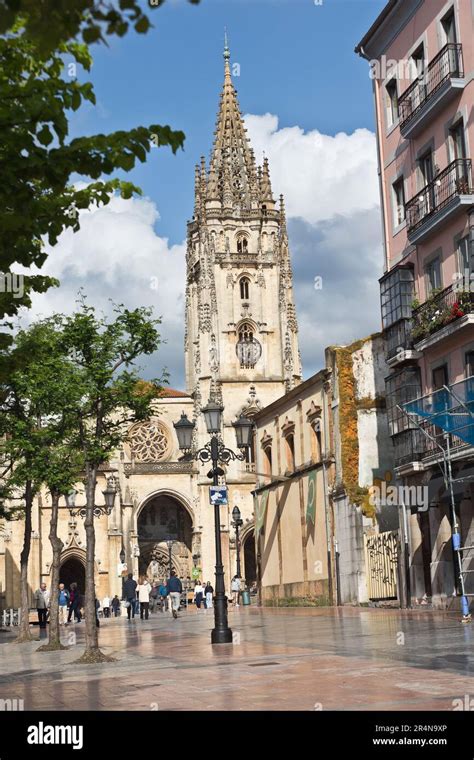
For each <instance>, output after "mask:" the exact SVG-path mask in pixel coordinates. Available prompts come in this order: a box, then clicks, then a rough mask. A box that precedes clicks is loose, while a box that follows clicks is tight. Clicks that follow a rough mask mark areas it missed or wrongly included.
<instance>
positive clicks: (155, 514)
mask: <svg viewBox="0 0 474 760" xmlns="http://www.w3.org/2000/svg"><path fill="white" fill-rule="evenodd" d="M137 533H138V546H139V548H140V556H139V560H138V570H139V573H140V575H147V576H148V579H149V580H150V581H152V580H155V581H159V580H161V579H163V578H167V577H168V575H169V549H168V546H167V543H166V542H167V541H168V540H169V539H171V540H172V541H173V546H172V550H171V564H172V567H173V569H174V570H176V572H177V574H178V575H179V576H180V577H181V578H182V579H183V581H185V580H186V578H187V577H188V576H190V575H191V568H192V535H193V524H192V519H191V515H190V514H189V512H188V510H187V509H186V508H185V506H184V505H183V503H182V502H181V501H180V500H179V499H178V498H177V497H176V496H174V495H173V494H171V493H169V492H162V493H159V494H156V495H155V496H152V497H151V498H150V499H148V500H147V501H146V502H145V504H144V505H143V507H142V509H141V510H140V513H139V515H138V520H137Z"/></svg>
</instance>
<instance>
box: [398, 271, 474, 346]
mask: <svg viewBox="0 0 474 760" xmlns="http://www.w3.org/2000/svg"><path fill="white" fill-rule="evenodd" d="M472 313H474V293H471V292H470V290H461V289H460V286H458V285H456V286H455V285H449V286H448V287H447V288H445V289H444V290H441V291H439V292H436V293H434V294H433V295H432V296H431V298H429V299H428V300H427V301H425V303H423V304H421V306H418V308H416V309H414V310H413V313H412V336H413V340H414V342H415V343H416V342H418V341H420V340H423V339H424V338H427V337H428V336H429V335H432V334H433V333H435V332H437V331H438V330H441V328H442V327H445V326H446V325H449V324H451V323H452V322H455V321H456V320H457V319H460V318H461V317H464V316H465V315H466V314H472Z"/></svg>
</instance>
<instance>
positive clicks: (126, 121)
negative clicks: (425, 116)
mask: <svg viewBox="0 0 474 760" xmlns="http://www.w3.org/2000/svg"><path fill="white" fill-rule="evenodd" d="M384 4H385V2H384V0H323V4H322V5H321V6H320V5H315V4H314V0H201V3H200V5H198V6H195V5H191V4H189V3H187V2H186V0H166V2H165V4H164V6H163V7H162V8H158V9H154V10H152V11H150V14H149V15H150V19H151V20H152V22H153V24H154V28H153V29H152V30H150V31H149V32H148V34H147V35H137V34H134V33H129V34H128V35H127V36H126V37H125V38H123V39H121V40H114V41H112V42H111V45H110V47H109V49H104V48H103V47H99V46H96V47H94V49H93V53H94V67H93V71H92V80H93V82H94V85H95V90H96V95H97V99H98V101H99V108H98V109H95V111H92V109H91V110H90V112H89V114H88V115H87V119H86V118H85V117H80V118H79V119H78V120H77V121H78V124H77V126H78V128H79V129H80V130H81V131H87V132H91V133H93V132H96V131H113V130H114V129H128V128H130V127H133V126H136V125H138V124H143V125H148V124H150V123H159V124H170V125H171V126H172V127H174V128H176V129H182V130H183V131H184V132H185V134H186V143H185V149H184V152H180V154H178V155H177V156H173V155H172V154H171V152H170V151H168V150H159V151H156V154H155V155H153V156H152V158H151V159H150V160H149V161H148V162H147V164H146V165H145V166H140V167H139V168H138V169H137V170H136V171H134V172H133V173H132V174H131V175H129V176H130V177H131V178H132V179H133V180H134V181H135V182H136V183H137V184H139V185H140V186H141V187H142V189H143V191H144V192H145V194H146V195H148V196H149V197H151V198H153V200H154V201H155V202H156V203H157V205H158V208H159V209H160V214H161V220H160V222H159V224H158V226H157V230H158V231H159V233H160V234H163V235H166V236H168V237H169V238H170V241H171V242H172V243H174V242H179V241H181V240H182V239H183V235H184V234H185V222H186V220H187V218H188V217H189V216H190V215H191V213H192V201H193V177H194V174H193V167H194V164H195V163H196V161H198V160H199V157H200V156H201V155H202V154H203V155H205V156H206V158H207V157H208V156H209V151H210V148H211V143H212V136H213V130H214V125H215V118H216V111H217V103H218V95H219V92H220V88H221V84H222V78H223V60H222V49H223V31H224V27H227V30H228V36H229V46H230V49H231V54H232V61H233V62H234V63H235V62H238V63H239V64H240V77H235V78H234V83H235V86H236V88H237V90H238V93H239V100H240V105H241V108H242V110H243V111H244V112H245V113H252V114H262V113H265V112H270V113H272V114H277V115H278V117H279V125H280V127H286V126H293V125H294V124H298V125H299V126H300V127H302V128H303V129H304V130H305V131H307V130H311V129H315V128H317V129H318V130H320V131H321V132H323V133H324V134H328V135H334V134H335V133H337V132H340V131H344V132H349V133H350V132H353V131H354V129H356V128H358V127H367V128H368V129H373V124H374V117H373V104H372V91H371V86H370V84H371V83H370V79H369V77H368V67H367V64H366V63H365V61H363V60H361V59H360V58H359V57H358V56H356V55H355V54H354V52H353V51H354V46H355V44H356V43H357V42H358V41H359V39H360V38H361V37H362V35H363V33H364V32H365V31H366V30H367V29H368V28H369V26H370V24H371V23H372V21H373V20H374V19H375V17H376V16H377V14H378V13H379V11H380V9H381V8H382V7H383V5H384Z"/></svg>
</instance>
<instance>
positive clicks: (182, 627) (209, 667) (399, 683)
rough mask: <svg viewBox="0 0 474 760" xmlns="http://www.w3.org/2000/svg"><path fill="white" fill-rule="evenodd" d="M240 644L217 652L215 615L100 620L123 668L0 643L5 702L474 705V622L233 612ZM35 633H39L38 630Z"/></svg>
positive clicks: (378, 614)
mask: <svg viewBox="0 0 474 760" xmlns="http://www.w3.org/2000/svg"><path fill="white" fill-rule="evenodd" d="M229 624H230V625H231V627H232V629H233V632H234V643H233V644H225V645H218V646H211V644H210V631H211V629H212V627H213V612H212V611H210V610H209V611H203V610H202V611H201V612H199V613H198V612H196V611H195V610H194V609H192V610H191V609H190V610H189V611H188V612H183V613H181V615H180V617H179V619H178V620H173V619H172V618H171V617H170V616H169V615H168V614H166V613H165V614H161V613H155V614H154V615H153V616H152V617H151V619H150V620H149V621H140V620H139V619H138V618H135V620H134V621H132V622H130V623H129V622H128V621H127V620H126V619H123V618H117V619H112V620H104V621H101V628H100V644H101V648H102V650H103V651H104V652H105V653H107V654H110V655H112V656H113V657H115V658H116V662H114V663H105V664H100V665H77V664H76V663H74V662H73V661H74V660H75V659H77V658H78V656H80V654H81V653H82V651H83V645H84V628H83V624H80V625H71V626H68V627H66V628H64V629H63V633H64V643H68V644H69V645H70V648H69V649H68V650H67V651H61V652H48V653H37V652H36V651H35V650H36V649H37V648H38V646H39V645H38V643H37V642H34V643H29V644H23V645H18V644H14V643H12V639H13V636H12V635H10V634H0V700H1V699H22V700H23V704H24V709H25V710H71V709H73V710H104V709H107V710H321V709H322V710H390V711H392V710H452V709H453V704H456V703H455V702H454V700H466V695H467V700H469V699H470V698H474V680H473V678H472V676H473V673H474V655H473V642H474V623H473V624H471V625H462V624H461V623H460V622H459V615H457V614H451V613H440V612H433V611H430V610H424V611H400V610H381V609H367V608H339V609H332V608H318V609H316V608H300V609H288V608H280V609H268V608H265V609H261V608H257V607H251V608H244V607H240V608H238V609H236V610H230V611H229ZM33 630H34V631H35V635H38V633H39V632H38V629H37V628H34V629H33Z"/></svg>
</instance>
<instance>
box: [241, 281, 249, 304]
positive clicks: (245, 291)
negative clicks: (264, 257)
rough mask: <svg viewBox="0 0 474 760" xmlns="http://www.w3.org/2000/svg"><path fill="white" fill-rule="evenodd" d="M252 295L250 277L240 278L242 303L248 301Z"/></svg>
mask: <svg viewBox="0 0 474 760" xmlns="http://www.w3.org/2000/svg"><path fill="white" fill-rule="evenodd" d="M249 294H250V280H249V278H248V277H241V278H240V298H241V299H242V301H248V300H249Z"/></svg>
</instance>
